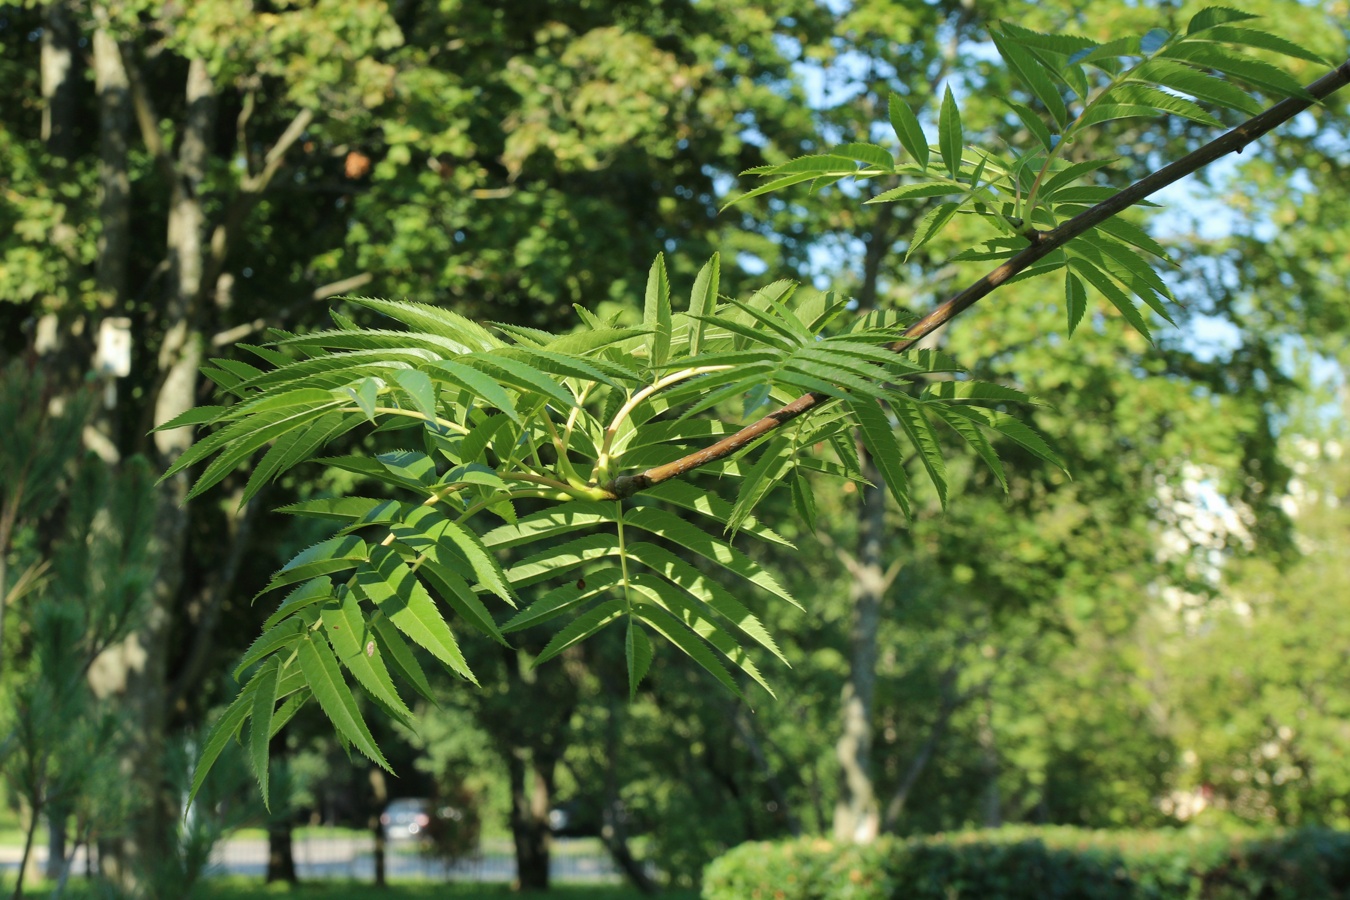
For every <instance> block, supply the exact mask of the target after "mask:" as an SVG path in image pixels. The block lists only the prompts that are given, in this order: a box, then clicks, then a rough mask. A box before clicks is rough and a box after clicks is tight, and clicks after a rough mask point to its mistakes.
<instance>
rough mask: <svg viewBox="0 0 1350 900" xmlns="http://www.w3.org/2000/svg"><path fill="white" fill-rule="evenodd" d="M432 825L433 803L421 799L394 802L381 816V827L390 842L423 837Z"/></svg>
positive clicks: (406, 798) (404, 799) (412, 798)
mask: <svg viewBox="0 0 1350 900" xmlns="http://www.w3.org/2000/svg"><path fill="white" fill-rule="evenodd" d="M430 824H431V801H430V800H426V799H423V798H420V797H405V798H402V799H399V800H393V801H391V802H390V804H389V805H388V806H386V807H385V808H384V812H383V813H382V814H381V815H380V825H381V826H382V827H383V828H384V836H385V837H386V838H388V839H389V840H398V839H400V838H415V837H419V836H421V834H422V832H424V831H425V830H426V827H427V826H428V825H430Z"/></svg>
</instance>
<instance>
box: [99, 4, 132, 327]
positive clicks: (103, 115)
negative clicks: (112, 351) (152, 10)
mask: <svg viewBox="0 0 1350 900" xmlns="http://www.w3.org/2000/svg"><path fill="white" fill-rule="evenodd" d="M94 89H95V91H96V93H97V95H98V121H99V158H98V182H99V201H98V206H99V210H98V211H99V226H100V231H99V238H98V259H97V260H96V261H95V263H94V277H95V282H96V283H97V285H98V291H99V300H100V303H101V305H102V306H103V308H104V309H108V310H113V309H118V308H120V307H121V305H122V301H123V298H124V297H125V296H126V288H127V259H128V254H129V251H130V248H131V176H130V175H129V174H128V170H127V147H128V143H129V133H130V130H131V86H130V83H129V81H128V80H127V70H126V66H125V65H123V63H122V53H121V50H120V49H119V48H118V46H117V42H116V41H115V40H113V37H112V35H110V34H109V33H108V32H107V30H106V29H104V28H99V29H98V30H96V31H95V32H94Z"/></svg>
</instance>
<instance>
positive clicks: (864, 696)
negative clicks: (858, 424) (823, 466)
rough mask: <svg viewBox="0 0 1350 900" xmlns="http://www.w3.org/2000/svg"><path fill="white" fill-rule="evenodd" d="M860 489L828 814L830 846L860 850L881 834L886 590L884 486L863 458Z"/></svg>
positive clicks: (873, 468) (868, 459) (871, 466)
mask: <svg viewBox="0 0 1350 900" xmlns="http://www.w3.org/2000/svg"><path fill="white" fill-rule="evenodd" d="M863 477H864V478H866V479H867V480H868V481H870V482H872V484H871V485H869V486H867V487H864V488H863V498H862V505H861V508H860V509H859V511H858V552H857V555H856V558H855V559H856V562H855V565H854V567H853V586H852V595H853V616H852V621H851V623H850V628H849V671H848V681H846V682H845V683H844V690H843V697H842V702H841V707H842V723H841V724H842V730H841V733H840V735H839V741H838V743H837V744H836V745H835V756H836V758H837V759H838V761H839V800H838V801H837V803H836V804H835V810H834V836H835V840H839V841H851V842H854V843H860V844H865V843H868V842H870V841H872V840H873V839H875V838H876V836H877V834H878V832H879V831H880V830H881V814H880V810H879V809H878V805H877V797H876V789H875V786H874V785H873V782H872V705H873V698H874V696H875V693H876V666H877V629H878V627H879V626H880V624H881V601H882V596H883V594H884V593H885V590H886V581H887V578H886V572H885V567H884V562H883V559H882V550H883V547H884V546H885V542H886V498H885V494H884V493H883V489H882V488H880V487H878V485H881V484H883V483H884V482H883V481H882V479H881V476H880V475H879V474H878V473H877V472H876V467H875V466H874V465H873V463H872V461H871V459H870V458H868V457H867V455H866V454H865V453H864V454H863Z"/></svg>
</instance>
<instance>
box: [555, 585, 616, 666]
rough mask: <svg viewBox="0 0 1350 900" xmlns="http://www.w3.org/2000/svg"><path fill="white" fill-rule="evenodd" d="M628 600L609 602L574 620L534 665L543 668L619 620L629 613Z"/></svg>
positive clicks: (556, 637)
mask: <svg viewBox="0 0 1350 900" xmlns="http://www.w3.org/2000/svg"><path fill="white" fill-rule="evenodd" d="M627 606H628V601H627V600H622V599H620V600H609V601H607V602H605V603H601V604H600V605H599V606H597V607H595V608H594V609H592V610H591V611H590V612H588V613H586V614H585V615H583V616H580V617H578V618H576V619H573V620H572V621H571V622H570V623H569V624H568V625H567V627H565V628H563V629H562V630H561V631H559V632H558V633H557V634H555V635H554V636H553V640H551V641H549V642H548V644H547V645H545V647H544V649H543V651H542V652H540V654H539V656H538V657H537V658H536V659H535V661H534V665H535V666H541V665H543V664H544V663H546V662H548V661H549V660H550V659H552V658H553V657H555V656H557V655H558V654H559V653H561V652H563V651H564V650H566V649H567V648H568V647H571V646H573V645H575V644H579V643H581V642H582V641H584V640H586V639H587V638H588V637H590V636H591V635H593V634H595V633H596V632H597V631H599V630H600V629H601V628H604V627H605V626H606V625H608V624H609V623H610V622H613V621H614V620H615V619H618V618H619V617H621V616H622V615H624V613H625V612H626V611H627Z"/></svg>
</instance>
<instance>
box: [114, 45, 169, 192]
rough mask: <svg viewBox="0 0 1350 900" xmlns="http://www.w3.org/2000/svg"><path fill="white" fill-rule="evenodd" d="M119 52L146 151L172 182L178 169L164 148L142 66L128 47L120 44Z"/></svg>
mask: <svg viewBox="0 0 1350 900" xmlns="http://www.w3.org/2000/svg"><path fill="white" fill-rule="evenodd" d="M118 51H119V52H120V53H121V55H122V68H123V69H125V70H126V73H127V81H128V83H129V84H130V86H131V108H132V109H133V110H134V111H135V113H136V124H137V126H138V127H139V128H140V131H141V140H142V141H143V142H144V143H145V149H146V150H148V151H150V155H151V156H153V157H154V158H155V163H156V164H157V165H158V166H159V168H160V169H161V170H162V172H163V173H164V176H165V177H166V178H168V179H169V180H170V182H172V181H173V180H174V179H176V178H177V177H178V169H177V167H176V166H175V165H174V162H173V157H172V156H170V155H169V148H168V147H165V146H164V139H163V137H161V136H160V133H159V115H158V114H157V113H156V112H155V106H154V103H153V101H151V99H150V94H149V93H148V92H147V91H146V89H145V80H144V79H143V78H142V77H141V69H140V66H138V65H136V61H135V58H134V57H133V56H132V53H131V50H130V47H129V46H128V45H126V44H118Z"/></svg>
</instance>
